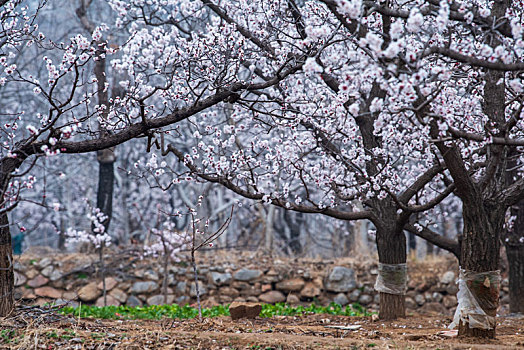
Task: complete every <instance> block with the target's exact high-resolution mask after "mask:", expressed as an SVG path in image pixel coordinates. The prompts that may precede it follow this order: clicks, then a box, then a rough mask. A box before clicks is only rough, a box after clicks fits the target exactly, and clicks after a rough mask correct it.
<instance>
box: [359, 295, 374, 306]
mask: <svg viewBox="0 0 524 350" xmlns="http://www.w3.org/2000/svg"><path fill="white" fill-rule="evenodd" d="M372 301H373V297H372V296H371V295H367V294H362V295H361V296H360V297H359V298H358V303H359V304H360V305H364V306H366V305H369V304H370V303H371V302H372Z"/></svg>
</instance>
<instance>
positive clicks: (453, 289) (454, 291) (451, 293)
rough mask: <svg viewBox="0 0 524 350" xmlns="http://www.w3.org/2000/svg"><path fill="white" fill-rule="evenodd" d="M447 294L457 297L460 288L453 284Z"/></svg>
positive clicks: (448, 288)
mask: <svg viewBox="0 0 524 350" xmlns="http://www.w3.org/2000/svg"><path fill="white" fill-rule="evenodd" d="M446 292H447V293H448V294H449V295H456V294H457V293H458V287H457V285H456V284H451V285H449V286H448V287H447V288H446Z"/></svg>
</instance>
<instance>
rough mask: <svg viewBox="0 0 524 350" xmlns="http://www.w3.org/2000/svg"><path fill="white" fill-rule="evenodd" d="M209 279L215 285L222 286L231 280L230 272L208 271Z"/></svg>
mask: <svg viewBox="0 0 524 350" xmlns="http://www.w3.org/2000/svg"><path fill="white" fill-rule="evenodd" d="M210 276H211V281H212V282H213V284H214V285H216V286H222V285H224V284H229V283H230V282H231V277H232V276H231V274H230V273H229V272H227V273H220V272H216V271H213V272H211V273H210Z"/></svg>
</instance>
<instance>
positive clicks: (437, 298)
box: [431, 292, 443, 303]
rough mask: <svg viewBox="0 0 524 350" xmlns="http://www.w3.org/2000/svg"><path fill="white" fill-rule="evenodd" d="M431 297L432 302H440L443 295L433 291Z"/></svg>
mask: <svg viewBox="0 0 524 350" xmlns="http://www.w3.org/2000/svg"><path fill="white" fill-rule="evenodd" d="M431 298H432V299H433V301H434V302H436V303H440V302H441V301H442V298H443V296H442V294H440V293H437V292H435V293H433V294H432V295H431Z"/></svg>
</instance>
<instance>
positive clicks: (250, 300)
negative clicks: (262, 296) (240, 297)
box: [246, 296, 259, 303]
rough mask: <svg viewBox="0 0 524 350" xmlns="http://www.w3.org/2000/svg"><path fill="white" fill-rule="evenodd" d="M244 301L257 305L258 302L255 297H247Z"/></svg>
mask: <svg viewBox="0 0 524 350" xmlns="http://www.w3.org/2000/svg"><path fill="white" fill-rule="evenodd" d="M246 301H247V302H248V303H258V302H259V300H258V298H257V297H255V296H249V297H247V298H246Z"/></svg>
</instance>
